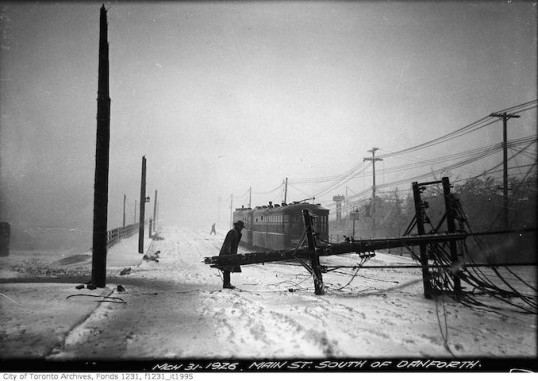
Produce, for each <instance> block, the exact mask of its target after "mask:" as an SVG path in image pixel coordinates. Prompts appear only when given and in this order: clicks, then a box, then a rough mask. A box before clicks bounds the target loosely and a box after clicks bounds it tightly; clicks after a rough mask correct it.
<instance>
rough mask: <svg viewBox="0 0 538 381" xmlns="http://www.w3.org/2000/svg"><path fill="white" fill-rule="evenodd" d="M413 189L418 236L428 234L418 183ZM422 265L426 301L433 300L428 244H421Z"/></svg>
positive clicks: (413, 184) (414, 184) (413, 185)
mask: <svg viewBox="0 0 538 381" xmlns="http://www.w3.org/2000/svg"><path fill="white" fill-rule="evenodd" d="M412 187H413V198H414V200H415V218H416V221H417V233H418V235H424V234H426V229H425V228H424V213H423V203H422V198H421V196H420V193H421V189H420V186H419V184H418V183H417V182H414V183H412ZM419 247H420V264H421V265H422V283H423V285H424V297H425V298H426V299H432V298H433V290H432V283H431V274H430V271H429V270H428V253H427V247H426V243H422V242H421V243H420V245H419Z"/></svg>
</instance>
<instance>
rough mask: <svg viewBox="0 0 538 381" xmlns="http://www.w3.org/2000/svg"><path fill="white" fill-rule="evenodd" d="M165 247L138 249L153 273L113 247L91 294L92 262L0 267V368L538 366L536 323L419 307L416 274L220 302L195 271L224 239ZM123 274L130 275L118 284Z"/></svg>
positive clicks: (261, 284) (267, 276)
mask: <svg viewBox="0 0 538 381" xmlns="http://www.w3.org/2000/svg"><path fill="white" fill-rule="evenodd" d="M160 235H161V236H162V238H163V239H162V240H154V241H153V242H151V241H150V240H147V241H149V242H146V246H147V251H146V253H147V254H149V255H154V254H155V253H158V262H157V261H145V260H142V255H141V254H138V253H137V237H136V236H133V237H131V238H128V239H125V240H124V241H122V242H120V243H119V244H118V245H116V246H113V247H112V248H111V249H110V250H109V253H108V271H107V287H106V288H104V289H97V290H93V291H91V290H88V289H82V290H77V289H75V286H76V285H78V284H80V283H83V282H85V281H87V279H89V274H90V269H91V262H90V261H91V256H90V255H76V256H71V257H66V258H59V257H58V256H56V257H54V255H52V256H51V255H47V256H45V255H40V256H39V255H37V254H35V255H33V256H31V255H29V254H26V256H23V255H21V256H20V257H17V254H16V253H13V254H12V255H11V256H10V257H7V258H1V265H2V266H1V268H2V272H1V273H0V274H1V277H0V281H1V283H0V292H1V293H2V295H0V301H1V307H2V313H1V314H2V321H3V324H2V328H1V331H0V338H1V342H2V346H1V353H0V355H1V357H2V358H3V359H9V358H21V357H22V358H39V359H43V358H47V359H152V358H176V359H180V358H242V359H248V358H251V359H252V358H254V359H256V358H273V359H278V358H293V357H295V358H369V357H418V358H427V357H446V358H455V359H457V358H458V357H462V358H465V357H466V358H468V357H473V356H487V357H492V356H493V357H497V356H498V357H511V356H513V357H532V356H534V355H535V353H536V325H535V319H536V316H535V315H525V314H520V313H515V312H512V311H508V310H500V311H497V312H494V311H491V310H486V309H479V308H470V307H466V306H464V305H461V304H458V303H456V302H454V301H453V300H450V299H445V300H442V299H438V300H437V301H436V300H427V299H425V298H424V297H423V294H422V292H423V290H422V278H421V274H420V270H419V269H361V270H360V271H359V272H358V273H357V276H356V277H355V278H354V279H353V281H352V282H351V283H350V284H349V285H347V286H346V287H344V288H342V287H343V286H345V285H346V284H347V283H348V282H349V281H350V280H351V278H352V275H353V273H354V271H352V270H351V269H341V270H339V271H334V272H329V273H326V274H324V282H325V285H326V286H327V292H326V294H325V295H323V296H316V295H315V294H314V287H313V281H312V278H311V277H310V276H309V274H308V272H307V271H306V270H305V269H304V268H303V267H301V266H298V265H295V264H283V263H280V264H279V263H271V264H265V265H249V266H243V267H242V270H243V272H242V273H241V274H232V284H234V285H235V286H236V287H237V289H235V290H223V289H222V288H221V287H222V280H221V278H220V274H219V271H218V270H216V269H214V268H211V267H209V266H208V265H206V264H204V263H203V258H204V257H207V256H213V255H218V251H219V248H220V245H221V244H222V241H223V238H224V235H223V232H219V234H217V235H216V236H215V235H212V236H210V235H209V232H208V231H197V230H190V229H181V228H174V227H164V228H163V230H162V232H161V233H160ZM87 254H88V253H87ZM21 258H25V259H24V260H22V259H21ZM329 262H330V263H333V264H334V263H338V264H348V265H354V264H356V263H357V262H358V255H356V254H350V255H345V256H339V257H330V258H322V264H323V263H329ZM388 263H394V264H414V262H413V261H412V260H410V259H408V258H405V257H400V256H396V255H391V254H383V253H377V254H376V256H375V257H374V258H372V259H371V260H369V261H368V262H367V263H366V265H374V264H377V265H380V264H388ZM126 268H130V269H131V270H130V272H129V273H128V274H127V275H123V276H122V275H119V273H120V272H121V271H122V270H123V269H126ZM524 270H526V271H527V272H528V270H529V269H528V268H525V269H524ZM531 270H533V269H532V268H531ZM527 275H528V276H529V277H530V278H531V279H535V276H534V274H530V273H529V274H527ZM120 284H121V285H122V286H123V287H124V288H125V291H124V292H119V291H118V290H117V285H120ZM90 295H93V296H90ZM98 295H106V296H108V297H109V298H98V297H97V298H96V297H94V296H98ZM118 298H121V299H118ZM123 302H124V303H123ZM445 341H446V343H445ZM447 346H448V347H447ZM451 353H452V354H451Z"/></svg>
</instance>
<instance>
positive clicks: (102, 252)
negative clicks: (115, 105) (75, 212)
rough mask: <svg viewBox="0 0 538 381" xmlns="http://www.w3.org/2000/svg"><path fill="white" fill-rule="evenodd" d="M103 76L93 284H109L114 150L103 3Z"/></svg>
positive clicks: (99, 95) (99, 101)
mask: <svg viewBox="0 0 538 381" xmlns="http://www.w3.org/2000/svg"><path fill="white" fill-rule="evenodd" d="M99 25H100V26H99V69H98V70H99V77H98V85H97V139H96V140H97V148H96V154H95V178H94V196H93V246H92V277H91V284H92V285H94V286H96V287H105V286H106V254H107V218H108V214H107V208H108V167H109V151H110V95H109V86H108V80H109V78H108V76H109V72H108V25H107V19H106V9H105V6H104V5H103V6H102V7H101V15H100V24H99Z"/></svg>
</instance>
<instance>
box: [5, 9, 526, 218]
mask: <svg viewBox="0 0 538 381" xmlns="http://www.w3.org/2000/svg"><path fill="white" fill-rule="evenodd" d="M105 5H106V7H107V9H108V22H109V41H110V97H111V99H112V109H111V110H112V111H111V145H110V188H109V228H112V227H117V226H120V224H121V217H122V216H121V214H122V213H121V212H122V206H123V194H126V195H127V199H128V203H129V208H130V209H128V211H129V213H130V214H131V213H132V208H134V200H135V199H136V200H138V199H139V192H140V166H141V158H142V155H146V158H147V165H148V177H147V184H148V185H147V193H148V194H149V195H150V196H151V197H152V198H153V195H154V190H155V189H158V191H159V201H160V212H161V215H162V216H163V217H166V218H168V219H169V220H170V221H172V220H177V221H179V222H191V223H193V224H195V225H202V226H204V225H207V226H210V225H211V223H212V222H214V221H216V220H217V219H218V217H219V198H220V200H221V202H220V215H221V226H222V225H226V226H227V224H228V217H227V216H228V213H229V209H228V208H229V202H230V194H231V193H234V195H235V197H236V198H235V202H234V206H240V205H239V204H241V203H243V204H244V203H246V202H248V200H247V198H246V197H245V194H246V192H247V190H248V188H249V187H250V186H252V188H253V192H254V193H253V204H255V205H256V204H266V203H267V202H268V201H269V200H273V201H274V202H275V203H278V202H280V201H281V199H279V197H281V195H280V193H278V192H279V191H277V192H276V193H275V192H273V193H272V194H261V193H264V192H268V191H270V190H272V189H275V188H276V187H278V186H279V184H281V183H282V180H283V179H284V178H285V177H289V178H290V179H303V178H314V177H323V176H331V175H337V174H341V173H344V172H346V171H347V170H349V169H351V168H352V167H354V166H356V165H358V164H360V163H361V162H362V161H363V157H364V156H369V155H370V154H369V153H368V152H367V151H368V150H369V149H371V148H372V147H374V146H376V147H379V148H380V150H379V151H378V152H377V154H378V155H381V154H386V153H389V152H393V151H397V150H400V149H402V148H407V147H410V146H413V145H416V144H418V143H421V142H424V141H428V140H431V139H434V138H436V137H438V136H441V135H443V134H446V133H449V132H451V131H454V130H456V129H458V128H461V127H463V126H465V125H467V124H469V123H471V122H474V121H476V120H478V119H481V118H482V117H484V116H487V115H489V114H490V113H491V112H494V111H497V110H502V109H505V108H508V107H511V106H514V105H518V104H522V103H524V102H527V101H531V100H534V99H536V82H537V77H536V65H537V60H536V34H537V33H536V21H537V20H536V11H537V10H536V5H535V3H532V2H501V1H498V2H476V1H473V2H465V1H458V2H449V1H445V2H433V1H432V2H416V3H412V2H405V3H395V2H390V3H389V2H384V1H375V2H361V1H358V2H334V1H330V2H324V1H316V2H308V1H302V2H282V1H276V2H271V1H267V2H264V1H260V2H249V3H243V2H218V3H213V2H191V3H189V2H173V1H169V2H162V3H153V2H152V3H144V2H108V3H105ZM100 6H101V2H90V1H87V2H81V3H71V2H69V3H68V2H54V3H53V2H44V3H34V2H26V3H22V4H21V3H9V2H2V4H1V22H2V24H1V33H2V35H1V58H0V63H1V66H0V73H1V75H0V80H1V82H0V101H1V119H0V122H1V124H0V126H1V136H0V137H1V141H0V144H1V160H2V161H1V181H2V202H3V203H2V211H1V212H2V217H1V219H3V220H5V219H8V220H10V221H12V222H13V223H23V222H24V223H25V224H27V225H28V224H30V225H31V224H38V225H39V224H42V225H43V224H44V225H47V224H56V225H57V226H60V227H65V225H68V226H69V224H81V225H84V226H91V219H92V215H91V213H92V207H93V175H94V165H95V161H94V158H95V130H96V119H95V117H96V110H97V104H96V97H97V63H98V41H99V8H100ZM510 126H511V127H510V131H509V137H510V138H511V139H512V138H517V137H524V136H529V135H532V134H533V133H535V132H536V130H535V128H536V127H535V126H536V112H535V110H534V111H530V112H526V113H524V114H522V117H521V118H520V119H517V120H515V119H513V120H511V121H510ZM500 141H502V125H501V123H500V122H499V123H496V124H493V125H492V126H489V127H487V128H485V129H481V130H480V131H478V132H477V133H473V134H470V135H467V136H466V137H465V138H464V139H461V140H458V141H453V142H451V144H448V145H445V146H443V147H437V148H435V149H434V150H431V151H427V152H424V153H417V154H416V155H415V156H414V157H411V158H407V159H408V160H420V159H426V158H433V157H436V155H438V156H442V155H447V154H449V153H454V152H461V151H465V150H469V149H473V148H479V147H482V146H485V145H489V144H494V143H498V142H500ZM497 159H500V157H497ZM398 160H399V161H398ZM402 160H404V158H401V157H400V158H393V159H390V160H389V159H388V158H387V159H386V160H385V161H383V162H382V163H379V164H378V165H379V167H380V168H383V167H384V168H388V167H391V166H396V165H401V164H402V163H405V162H404V161H402ZM395 161H396V162H395ZM482 166H483V168H481V167H480V165H478V167H477V169H476V171H480V170H481V169H482V170H483V169H484V168H487V167H488V165H486V164H483V165H482ZM467 171H468V172H467V173H465V174H464V175H465V176H467V175H472V174H473V173H471V172H472V171H471V172H469V170H467ZM395 176H396V175H395ZM390 180H391V179H390V178H388V176H387V177H386V178H381V179H380V180H379V181H390ZM379 181H378V183H379ZM322 185H323V184H322ZM325 185H327V184H325ZM347 185H349V186H350V187H351V186H352V188H353V191H354V192H360V191H362V190H364V189H367V188H368V187H371V180H370V179H368V178H366V179H365V178H362V180H360V181H358V182H354V183H350V184H347ZM319 186H320V184H317V185H315V186H312V187H310V188H309V186H308V185H304V186H299V185H297V187H295V188H290V190H289V195H288V200H290V199H292V200H293V199H295V200H297V199H302V198H305V197H306V195H307V194H309V193H310V192H315V190H316V189H315V188H316V187H317V188H319ZM408 186H410V184H408ZM345 188H346V185H343V186H342V187H339V188H338V189H335V191H334V194H336V193H344V192H345V191H346V189H345ZM270 197H271V198H270ZM275 198H276V199H275ZM331 198H332V194H330V195H327V196H326V197H324V198H323V199H321V200H319V201H322V202H324V201H325V200H331ZM152 205H153V204H148V209H147V210H148V213H149V211H150V210H151V211H152V208H153V207H152ZM150 214H151V213H150ZM51 217H54V218H52V219H51ZM21 221H23V222H21ZM51 221H54V222H51ZM223 228H224V227H223Z"/></svg>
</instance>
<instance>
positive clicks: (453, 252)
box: [441, 177, 461, 297]
mask: <svg viewBox="0 0 538 381" xmlns="http://www.w3.org/2000/svg"><path fill="white" fill-rule="evenodd" d="M441 180H442V183H443V195H444V199H445V209H446V226H447V231H448V232H449V233H455V232H456V221H455V218H456V216H455V210H454V206H455V205H454V199H453V197H452V194H451V193H450V188H451V186H450V181H449V180H448V177H443V178H442V179H441ZM448 245H449V247H450V260H451V262H452V264H453V265H455V264H456V263H457V261H458V246H457V244H456V241H450V242H449V243H448ZM452 279H453V281H454V291H455V292H456V297H459V296H460V294H461V280H460V278H459V277H458V276H457V274H452Z"/></svg>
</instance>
